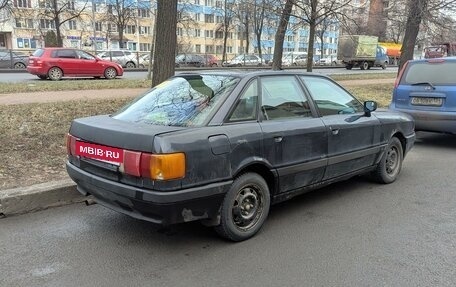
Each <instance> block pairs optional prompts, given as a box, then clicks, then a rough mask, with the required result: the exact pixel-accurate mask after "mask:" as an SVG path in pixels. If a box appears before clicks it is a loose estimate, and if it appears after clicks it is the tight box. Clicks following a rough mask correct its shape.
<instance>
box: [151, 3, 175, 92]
mask: <svg viewBox="0 0 456 287" xmlns="http://www.w3.org/2000/svg"><path fill="white" fill-rule="evenodd" d="M156 23H157V28H156V31H160V32H159V33H157V35H156V37H155V53H154V65H153V76H152V87H154V86H156V85H158V84H160V83H161V82H163V81H165V80H166V79H167V78H169V77H171V76H173V75H174V63H175V62H174V58H175V55H176V42H177V37H176V27H177V0H157V21H156ZM157 63H160V64H157Z"/></svg>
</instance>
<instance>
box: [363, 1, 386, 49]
mask: <svg viewBox="0 0 456 287" xmlns="http://www.w3.org/2000/svg"><path fill="white" fill-rule="evenodd" d="M367 33H368V34H369V35H372V36H377V37H378V38H379V39H380V40H381V41H385V38H386V17H385V0H370V6H369V18H368V20H367Z"/></svg>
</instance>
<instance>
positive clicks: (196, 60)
mask: <svg viewBox="0 0 456 287" xmlns="http://www.w3.org/2000/svg"><path fill="white" fill-rule="evenodd" d="M205 62H206V61H205V60H204V58H203V57H201V56H200V55H193V54H180V55H177V56H176V67H177V68H179V67H203V66H204V65H205Z"/></svg>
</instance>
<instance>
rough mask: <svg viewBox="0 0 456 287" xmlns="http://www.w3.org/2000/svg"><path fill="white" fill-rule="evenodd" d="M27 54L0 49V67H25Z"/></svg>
mask: <svg viewBox="0 0 456 287" xmlns="http://www.w3.org/2000/svg"><path fill="white" fill-rule="evenodd" d="M27 63H28V56H27V55H24V54H21V53H19V52H12V51H8V50H0V68H13V69H25V68H26V67H27Z"/></svg>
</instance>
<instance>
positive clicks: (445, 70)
mask: <svg viewBox="0 0 456 287" xmlns="http://www.w3.org/2000/svg"><path fill="white" fill-rule="evenodd" d="M455 71H456V61H444V62H439V63H429V62H417V63H410V64H409V66H408V67H407V70H406V71H405V74H404V77H402V80H401V84H406V85H413V84H417V83H431V84H433V85H455V84H456V77H455Z"/></svg>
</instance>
